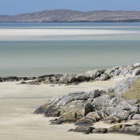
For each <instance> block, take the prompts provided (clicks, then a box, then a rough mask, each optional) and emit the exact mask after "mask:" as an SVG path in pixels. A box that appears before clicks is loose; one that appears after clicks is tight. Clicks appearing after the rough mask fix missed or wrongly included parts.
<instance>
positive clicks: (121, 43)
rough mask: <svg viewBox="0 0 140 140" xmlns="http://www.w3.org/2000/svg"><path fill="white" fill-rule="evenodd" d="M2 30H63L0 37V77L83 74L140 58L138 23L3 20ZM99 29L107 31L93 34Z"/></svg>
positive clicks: (137, 60)
mask: <svg viewBox="0 0 140 140" xmlns="http://www.w3.org/2000/svg"><path fill="white" fill-rule="evenodd" d="M1 29H29V30H30V29H39V30H41V31H42V32H43V30H44V29H45V30H46V29H49V30H54V29H57V30H59V31H60V32H61V31H62V30H65V31H66V32H65V35H61V36H60V35H57V36H56V35H50V34H48V35H43V36H31V37H30V36H29V37H27V36H24V38H18V37H17V38H16V37H15V35H14V33H13V34H12V35H11V36H10V37H9V36H8V37H7V38H6V39H3V40H2V38H0V76H8V75H10V76H11V75H17V76H33V75H42V74H50V73H83V72H85V71H87V70H92V69H95V68H106V67H111V66H116V65H127V64H133V63H136V62H139V60H140V23H32V24H31V23H30V24H29V23H28V24H25V23H24V24H23V23H22V24H21V23H15V24H13V23H12V24H8V23H3V24H0V31H1ZM69 30H75V31H77V32H78V31H81V30H84V31H90V32H91V31H92V32H93V34H90V35H87V34H84V35H80V34H79V35H77V34H76V35H74V34H73V35H70V34H68V33H67V31H69ZM99 30H102V31H104V32H106V33H107V34H96V33H98V31H99ZM94 31H95V32H94ZM110 31H115V32H116V31H117V32H120V33H117V34H116V33H115V34H112V33H109V32H110ZM11 37H12V39H11Z"/></svg>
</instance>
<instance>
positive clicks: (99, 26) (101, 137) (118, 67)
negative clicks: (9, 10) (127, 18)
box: [0, 23, 140, 140]
mask: <svg viewBox="0 0 140 140" xmlns="http://www.w3.org/2000/svg"><path fill="white" fill-rule="evenodd" d="M108 25H109V26H108ZM139 27H140V24H139V23H137V24H136V23H115V24H114V23H108V24H107V23H42V24H40V23H7V24H6V23H0V140H15V139H17V140H39V139H41V140H46V139H47V140H65V139H68V140H71V139H77V140H85V139H87V140H92V139H94V140H118V139H123V140H138V138H139V136H134V135H128V134H117V133H108V134H96V133H93V134H90V135H85V134H83V133H75V132H68V130H69V129H73V128H74V127H75V126H74V123H65V124H62V125H50V120H52V119H54V118H52V116H51V117H49V118H47V117H44V114H35V113H34V111H35V110H36V109H38V108H39V107H40V106H41V105H43V104H45V103H46V102H47V101H48V99H52V97H54V99H55V98H56V96H57V97H58V96H60V97H63V95H66V97H67V94H68V93H74V95H76V94H77V92H83V93H84V92H85V96H86V97H87V95H88V94H89V93H90V92H93V91H94V90H95V89H98V90H99V92H102V90H104V91H106V90H107V89H109V88H112V87H114V85H115V84H116V83H117V82H119V81H121V80H122V79H124V78H127V76H128V75H129V76H130V77H133V76H137V75H139V66H140V64H139V63H137V61H138V60H139V59H140V55H139V52H140V47H139V46H140V28H139ZM134 63H136V65H132V64H134ZM41 75H42V76H41ZM9 76H10V77H9ZM19 77H20V78H19ZM21 77H23V78H21ZM126 83H127V82H126ZM128 83H129V82H128ZM121 85H123V84H121ZM124 87H127V86H125V84H124ZM124 87H123V88H124ZM98 90H97V91H98ZM120 91H121V90H119V92H120ZM132 91H133V90H132ZM75 93H76V94H75ZM86 94H87V95H86ZM99 94H100V93H99ZM129 94H130V93H129ZM129 94H128V95H129ZM93 95H94V92H93ZM101 95H102V94H101ZM101 95H99V98H100V96H101ZM107 96H108V97H107V98H106V97H104V95H102V96H101V98H102V97H103V98H102V99H105V101H107V103H108V102H109V101H111V102H112V103H116V102H117V101H118V100H121V99H119V98H118V97H115V96H111V95H107ZM130 96H131V95H130ZM82 97H84V96H82ZM82 97H81V96H80V98H82ZM112 97H113V98H117V99H118V100H117V99H113V101H112V100H111V99H112ZM134 97H136V96H134ZM73 98H75V97H73ZM73 98H72V99H73ZM78 98H79V97H78ZM76 99H77V97H76ZM106 99H110V100H109V101H108V100H106ZM82 100H83V102H86V100H88V98H86V100H85V99H83V98H82ZM92 100H94V96H93V98H92ZM92 100H91V99H90V100H89V101H90V102H91V103H92ZM105 101H104V102H105ZM115 101H116V102H115ZM62 102H63V101H62ZM77 102H78V101H77ZM104 102H102V101H101V103H104ZM126 102H127V101H126ZM127 104H129V103H128V102H127ZM72 105H75V104H73V102H72ZM82 105H83V104H82ZM111 105H112V104H111ZM114 106H115V107H116V106H117V105H112V106H111V107H114ZM130 106H131V105H130ZM76 107H77V106H76ZM103 107H104V105H103ZM123 107H124V106H123ZM116 108H117V107H116ZM116 108H114V109H116ZM118 108H119V107H118ZM124 108H125V107H124ZM134 108H137V106H136V104H134ZM131 109H132V112H133V107H132V108H130V110H131ZM97 110H98V109H97ZM99 111H100V110H99ZM113 111H114V110H112V111H111V113H112V112H113ZM121 111H125V109H124V110H121V109H120V108H119V113H121ZM132 112H129V114H131V113H132ZM40 113H42V112H40ZM89 113H90V112H89ZM91 113H94V112H91ZM111 113H110V114H111ZM123 113H124V112H123ZM123 113H122V114H123ZM136 113H137V112H136ZM110 114H109V115H110ZM116 114H117V113H116ZM126 114H127V112H126ZM87 115H88V114H87ZM136 115H137V114H136ZM138 115H139V114H138ZM122 116H123V115H122ZM126 116H127V115H126ZM128 116H129V115H128ZM128 116H127V118H128ZM130 117H131V118H132V117H133V116H130ZM122 120H123V119H122ZM126 123H127V122H126ZM128 123H129V124H131V123H133V124H134V123H135V122H133V121H132V122H130V121H129V122H128ZM136 123H137V121H136ZM115 124H118V123H115ZM112 125H114V124H106V123H104V122H103V121H102V120H101V121H100V122H96V123H94V125H93V126H94V127H98V128H103V127H105V128H109V127H110V126H112Z"/></svg>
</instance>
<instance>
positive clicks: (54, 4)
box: [0, 0, 140, 15]
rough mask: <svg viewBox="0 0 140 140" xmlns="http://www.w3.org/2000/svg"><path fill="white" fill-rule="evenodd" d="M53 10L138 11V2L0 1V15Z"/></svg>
mask: <svg viewBox="0 0 140 140" xmlns="http://www.w3.org/2000/svg"><path fill="white" fill-rule="evenodd" d="M54 9H71V10H79V11H93V10H125V11H126V10H127V11H128V10H129V11H140V0H0V15H15V14H20V13H29V12H35V11H43V10H54Z"/></svg>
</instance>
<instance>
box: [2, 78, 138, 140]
mask: <svg viewBox="0 0 140 140" xmlns="http://www.w3.org/2000/svg"><path fill="white" fill-rule="evenodd" d="M120 80H121V78H117V79H116V78H115V79H112V80H110V81H97V82H89V83H88V82H85V83H81V84H79V85H69V86H66V85H61V86H59V85H43V84H42V85H21V84H18V83H17V82H3V83H0V104H1V105H0V111H1V112H0V114H1V115H0V139H2V140H15V139H17V140H18V139H19V140H38V139H42V140H46V139H52V140H65V139H68V140H71V139H74V138H76V139H77V140H85V139H87V140H92V139H95V140H112V139H113V140H118V139H123V140H138V138H139V137H138V136H133V135H124V134H104V135H103V134H91V135H85V134H81V133H74V132H68V130H69V129H71V128H73V127H74V125H73V124H64V125H50V122H49V120H50V119H51V118H46V117H44V116H43V115H36V114H33V112H34V110H35V109H36V108H37V107H38V106H40V105H41V104H44V103H45V102H46V99H47V98H50V97H53V96H56V95H57V96H58V95H65V94H67V93H70V92H75V91H83V90H84V91H91V90H94V89H97V88H98V89H106V88H108V87H110V86H113V85H114V84H115V83H116V82H118V81H120ZM95 126H97V127H99V126H100V127H109V126H110V125H106V124H104V123H102V122H99V123H97V124H95Z"/></svg>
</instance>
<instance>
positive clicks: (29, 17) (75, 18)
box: [0, 10, 140, 22]
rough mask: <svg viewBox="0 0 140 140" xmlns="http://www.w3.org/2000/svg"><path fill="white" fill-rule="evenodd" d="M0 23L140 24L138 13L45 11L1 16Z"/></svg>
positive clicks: (139, 14) (139, 12)
mask: <svg viewBox="0 0 140 140" xmlns="http://www.w3.org/2000/svg"><path fill="white" fill-rule="evenodd" d="M0 22H140V11H106V10H103V11H89V12H82V11H74V10H46V11H41V12H34V13H25V14H19V15H14V16H10V15H1V16H0Z"/></svg>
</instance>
